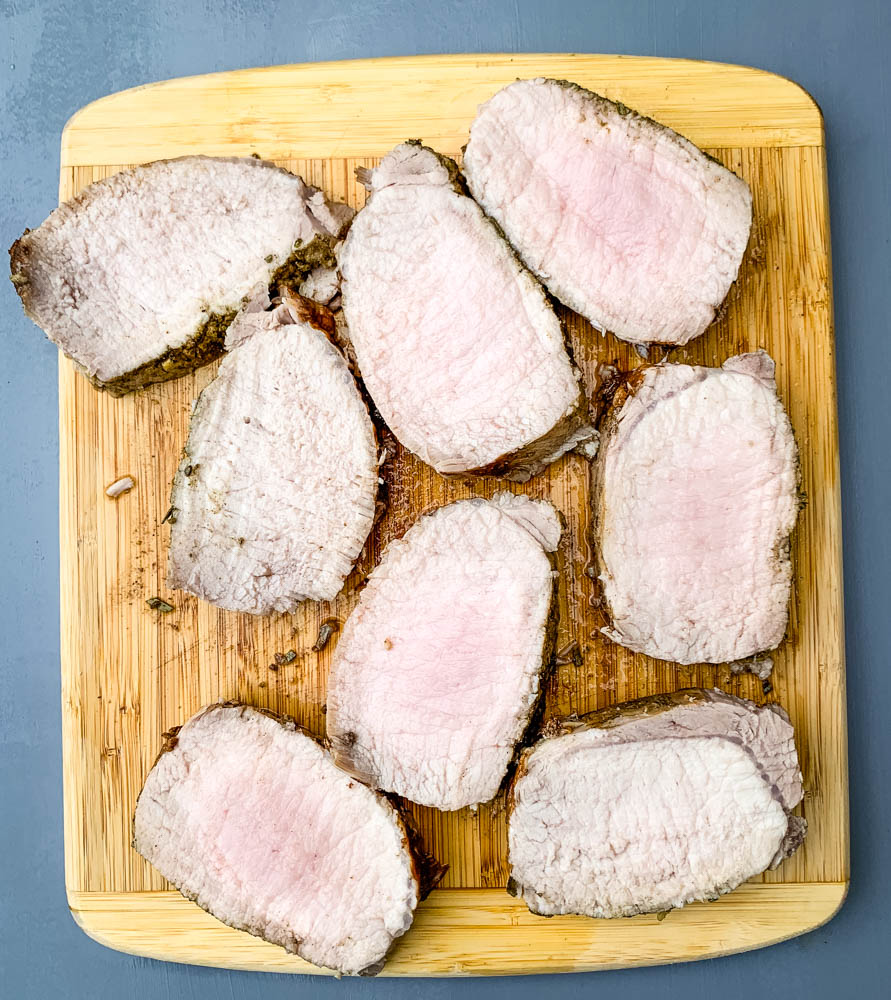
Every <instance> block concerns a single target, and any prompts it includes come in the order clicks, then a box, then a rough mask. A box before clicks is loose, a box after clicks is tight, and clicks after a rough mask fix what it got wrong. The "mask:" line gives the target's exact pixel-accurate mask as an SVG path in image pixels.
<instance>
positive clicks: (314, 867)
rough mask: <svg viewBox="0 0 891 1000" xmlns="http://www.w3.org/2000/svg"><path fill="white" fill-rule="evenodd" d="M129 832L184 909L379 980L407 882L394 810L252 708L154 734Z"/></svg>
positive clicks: (408, 911)
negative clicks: (154, 750) (154, 756)
mask: <svg viewBox="0 0 891 1000" xmlns="http://www.w3.org/2000/svg"><path fill="white" fill-rule="evenodd" d="M133 829H134V838H133V846H134V847H135V848H136V850H137V851H139V853H140V854H141V855H142V856H143V857H144V858H145V859H146V860H147V861H149V862H151V864H153V865H154V866H155V868H157V869H158V871H159V872H160V873H161V874H162V875H163V876H164V877H165V878H166V879H168V880H169V881H170V882H172V883H173V884H174V885H175V886H176V887H177V888H178V889H179V890H180V892H182V893H183V895H184V896H188V898H189V899H192V900H194V901H195V902H197V903H198V904H199V905H200V906H202V907H204V909H206V910H207V911H208V912H210V913H212V914H213V915H214V916H215V917H217V919H219V920H222V921H223V922H224V923H226V924H229V926H230V927H235V928H237V929H238V930H243V931H248V932H249V933H251V934H255V935H256V936H257V937H262V938H265V939H266V940H267V941H271V942H272V943H273V944H278V945H281V946H282V947H283V948H286V949H287V950H288V951H290V952H295V953H296V954H298V955H299V956H300V957H301V958H305V959H306V960H307V961H309V962H312V963H314V964H315V965H320V966H324V967H327V968H330V969H335V970H337V971H338V972H346V973H362V972H370V971H379V968H380V966H381V964H382V963H383V960H384V956H385V955H386V954H387V951H388V949H389V948H390V945H391V944H392V943H393V941H394V939H395V938H397V937H399V936H400V935H401V934H404V933H405V931H407V930H408V928H409V927H410V926H411V922H412V919H413V916H414V910H415V906H416V905H417V902H418V898H419V875H418V870H417V868H416V866H415V862H414V859H413V857H412V854H411V851H410V849H409V842H408V837H407V834H406V829H405V827H404V826H403V824H402V821H401V819H400V817H399V814H398V813H397V811H396V809H395V808H394V807H393V806H392V805H391V804H390V803H389V802H388V801H387V800H386V799H385V798H383V797H382V796H380V795H378V794H377V793H375V792H373V791H371V789H369V788H366V787H365V786H364V785H362V784H361V783H359V782H357V781H353V780H352V779H351V778H350V776H349V775H347V774H344V772H343V771H341V770H339V769H338V768H337V767H335V765H334V763H333V762H332V760H331V757H330V755H329V754H328V752H327V751H326V750H324V749H323V748H322V747H321V746H320V745H319V744H318V743H317V742H316V741H315V740H314V739H312V738H311V737H310V736H308V735H306V734H305V733H303V732H302V731H301V730H299V729H298V728H297V727H296V726H295V725H294V723H292V722H288V721H286V720H283V719H277V718H275V717H272V716H270V715H269V714H267V713H263V712H260V711H257V710H255V709H253V708H248V707H246V706H243V705H229V704H220V705H213V706H211V707H209V708H205V709H203V710H202V711H201V712H199V713H198V714H197V715H195V716H193V717H192V718H191V719H189V721H188V722H187V723H186V724H185V725H184V726H183V727H182V728H181V729H179V730H174V731H173V732H172V733H168V734H166V738H165V742H164V747H163V749H162V752H161V755H160V756H159V758H158V760H157V762H156V763H155V766H154V767H153V768H152V770H151V772H150V773H149V776H148V778H147V779H146V782H145V786H144V788H143V790H142V793H141V794H140V796H139V799H138V801H137V804H136V814H135V818H134V824H133Z"/></svg>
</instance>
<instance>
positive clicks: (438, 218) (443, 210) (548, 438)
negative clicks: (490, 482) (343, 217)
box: [340, 143, 594, 480]
mask: <svg viewBox="0 0 891 1000" xmlns="http://www.w3.org/2000/svg"><path fill="white" fill-rule="evenodd" d="M362 178H363V180H364V182H365V183H366V185H367V186H368V188H369V189H370V191H371V197H370V200H369V202H368V204H367V205H366V207H365V208H364V209H363V210H362V211H361V212H360V213H359V215H358V216H357V217H356V221H355V223H354V224H353V225H352V227H351V229H350V233H349V234H348V236H347V239H346V241H345V244H344V248H343V252H342V254H341V256H340V266H341V271H342V274H343V306H344V314H345V316H346V320H347V323H348V325H349V329H350V337H351V340H352V342H353V346H354V348H355V351H356V356H357V358H358V362H359V367H360V369H361V371H362V377H363V379H364V381H365V385H366V386H367V388H368V391H369V392H370V394H371V396H372V398H373V399H374V402H375V404H376V405H377V407H378V409H379V410H380V412H381V416H382V417H383V418H384V420H385V421H386V422H387V424H388V425H389V427H390V429H391V430H392V431H393V433H394V434H395V436H396V437H397V438H398V439H399V441H401V442H402V444H403V445H405V447H406V448H408V449H409V450H410V451H412V452H414V453H415V454H416V455H418V456H419V457H420V458H422V459H423V460H424V461H425V462H427V463H428V464H430V465H432V466H433V467H434V468H435V469H436V470H437V471H439V472H441V473H444V474H447V475H448V474H457V473H477V474H490V475H499V476H506V477H508V478H512V479H517V480H524V479H528V478H529V477H530V476H531V475H533V474H535V473H536V472H538V471H540V470H541V469H542V468H543V467H544V466H545V465H546V464H547V463H549V462H552V461H554V460H555V459H556V458H558V457H559V456H560V455H562V454H563V453H564V452H565V451H568V450H569V449H571V448H573V447H576V446H577V445H580V444H581V443H583V442H586V441H590V440H591V439H592V437H593V436H594V431H593V430H592V428H591V427H590V426H589V425H588V423H587V405H586V401H585V397H584V394H583V392H582V389H581V385H580V379H579V373H578V371H577V370H576V368H575V366H574V365H573V364H572V363H571V361H570V360H569V357H568V356H567V354H566V350H565V347H564V341H563V330H562V328H561V326H560V322H559V320H558V319H557V316H556V315H555V313H554V311H553V309H552V308H551V305H550V303H549V302H548V299H547V296H546V295H545V293H544V290H543V289H542V287H541V286H540V285H539V283H538V282H537V281H536V280H535V278H533V277H532V275H531V274H529V272H528V271H527V270H526V269H525V268H524V267H523V266H522V264H520V263H519V261H518V260H517V259H516V257H515V256H514V254H513V252H512V250H511V248H510V247H509V246H508V244H507V243H506V242H505V241H504V239H503V238H502V236H501V234H500V233H499V231H498V230H497V229H496V228H495V227H494V226H493V225H492V224H491V223H490V222H489V220H487V219H486V217H485V216H484V215H483V213H482V211H481V210H480V208H479V206H478V205H477V204H476V203H475V202H474V201H473V200H472V199H471V198H468V197H467V196H466V195H465V194H464V191H463V187H462V184H461V181H460V175H459V174H458V168H457V167H456V165H455V164H454V163H453V162H452V161H451V160H449V159H447V158H445V157H443V156H439V155H438V154H437V153H435V152H433V150H431V149H427V148H426V147H424V146H421V145H419V144H417V143H405V144H403V145H400V146H397V147H396V148H395V149H394V150H393V151H392V152H391V153H390V154H389V155H388V156H387V157H385V159H384V161H383V162H382V163H381V165H380V166H379V167H377V168H376V169H375V170H372V171H365V172H364V173H363V174H362Z"/></svg>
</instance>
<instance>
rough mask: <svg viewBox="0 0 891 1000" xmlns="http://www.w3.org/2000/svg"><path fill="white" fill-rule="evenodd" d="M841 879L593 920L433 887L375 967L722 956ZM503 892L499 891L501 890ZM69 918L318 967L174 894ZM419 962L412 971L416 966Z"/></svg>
mask: <svg viewBox="0 0 891 1000" xmlns="http://www.w3.org/2000/svg"><path fill="white" fill-rule="evenodd" d="M845 889H846V886H845V884H844V883H838V882H812V883H809V884H806V885H796V884H790V883H785V884H781V885H758V884H747V885H744V886H741V887H740V888H739V889H737V891H736V892H734V893H731V894H730V895H728V896H722V897H721V899H719V900H718V901H717V902H715V903H695V904H693V905H692V906H687V907H684V909H682V910H674V911H672V912H671V913H669V914H668V916H667V917H665V919H664V920H659V918H658V917H656V916H655V915H649V916H640V917H627V918H623V919H621V920H602V921H597V922H594V921H592V920H590V919H588V918H587V917H559V918H558V917H551V918H549V919H545V918H543V917H535V916H533V915H532V914H531V913H530V912H529V911H528V910H527V909H526V907H525V906H524V905H523V904H522V903H519V902H517V901H516V900H515V899H511V898H510V896H507V897H506V893H504V892H503V891H502V890H500V889H442V890H439V891H437V892H434V893H432V894H431V895H430V896H429V897H428V898H427V899H426V900H425V901H424V902H423V903H421V905H420V906H419V907H418V911H417V915H416V916H415V922H414V925H413V926H412V929H411V931H410V932H409V933H408V934H406V935H405V936H404V937H401V938H399V939H398V940H397V942H396V944H395V946H394V948H393V950H392V952H391V953H390V957H389V960H388V962H387V967H386V971H385V973H384V974H385V975H388V976H417V975H419V974H423V975H428V976H483V975H493V974H498V973H502V972H510V973H512V974H514V975H517V974H523V973H534V972H584V971H586V970H588V969H592V968H598V969H616V968H623V967H625V966H628V965H657V964H659V963H661V962H665V961H669V960H671V958H670V957H674V958H686V959H696V958H705V957H708V956H715V955H731V954H733V953H734V952H738V951H746V950H748V949H749V948H754V947H758V946H760V945H765V944H775V943H776V942H778V941H783V940H785V939H786V938H790V937H794V936H795V935H796V934H800V933H801V929H802V926H803V925H804V924H805V923H806V924H807V926H808V927H818V926H820V924H823V923H825V922H826V921H827V920H829V919H830V918H831V917H832V915H833V914H834V913H835V912H836V911H837V910H838V908H839V906H841V904H842V901H843V899H844V895H845ZM505 897H506V898H505ZM71 910H72V913H73V915H74V919H75V920H76V921H77V923H78V924H79V925H80V926H81V927H82V928H83V929H84V930H85V931H86V932H87V933H88V934H89V935H90V936H91V937H93V938H94V939H95V940H96V941H98V942H99V943H100V944H105V945H108V946H109V947H111V948H117V949H119V950H122V951H127V952H130V953H132V954H135V955H144V956H145V957H147V958H161V959H167V960H169V961H175V962H190V963H192V964H195V965H216V966H222V967H223V968H227V969H251V970H257V971H269V972H302V973H315V972H319V971H320V970H318V969H316V968H315V967H314V966H312V965H310V964H309V963H308V962H304V961H303V960H302V959H300V958H297V957H296V956H295V955H289V954H287V952H285V951H284V950H283V949H282V948H278V947H277V946H276V945H274V944H269V943H268V942H266V941H261V940H259V939H258V938H254V937H251V936H250V935H249V934H244V933H242V932H241V931H235V930H232V928H231V927H227V926H226V925H225V924H221V923H220V922H219V921H218V920H215V919H214V918H213V917H212V916H210V915H209V914H207V913H205V912H204V911H203V910H199V909H198V908H197V907H196V906H195V904H194V903H190V902H189V901H188V900H187V899H185V898H183V897H182V896H181V895H180V894H179V893H178V892H143V893H139V894H138V895H134V896H127V895H123V894H121V893H101V892H85V893H74V894H72V895H71ZM419 970H420V971H419Z"/></svg>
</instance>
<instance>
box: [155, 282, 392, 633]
mask: <svg viewBox="0 0 891 1000" xmlns="http://www.w3.org/2000/svg"><path fill="white" fill-rule="evenodd" d="M333 332H334V319H333V317H332V315H331V313H330V312H329V311H328V310H327V309H326V308H325V307H324V306H321V305H319V304H317V303H314V302H311V301H310V300H308V299H304V298H302V297H300V296H294V295H291V294H289V293H287V292H285V293H284V296H283V300H282V301H281V302H280V304H279V305H277V306H271V305H270V303H269V299H268V297H267V296H266V295H265V293H264V294H263V295H262V296H260V297H259V298H258V299H256V300H253V301H252V302H251V304H250V305H249V306H248V307H247V308H246V309H245V310H244V312H242V313H241V314H240V315H239V316H238V318H237V319H236V320H235V321H234V323H233V324H232V326H231V327H230V329H229V333H228V335H227V338H226V346H227V349H228V351H229V353H228V354H227V355H226V357H225V358H224V359H223V362H222V364H221V365H220V369H219V372H218V374H217V377H216V378H215V379H214V380H213V382H211V383H210V385H208V386H207V388H206V389H205V390H204V391H203V392H202V393H201V395H200V396H199V398H198V401H197V403H196V404H195V409H194V412H193V414H192V420H191V424H190V427H189V438H188V441H187V442H186V447H185V451H184V454H183V458H182V460H181V462H180V464H179V468H178V469H177V472H176V477H175V479H174V482H173V491H172V496H171V513H170V518H169V519H170V521H171V522H173V523H172V524H171V534H170V561H169V572H168V583H169V585H170V586H171V587H178V588H181V589H183V590H188V591H190V592H191V593H193V594H197V595H198V596H199V597H202V598H204V600H206V601H210V602H211V603H212V604H216V605H217V606H218V607H221V608H227V609H229V610H232V611H248V612H251V613H253V614H267V613H269V612H271V611H293V610H294V609H295V608H296V606H297V605H298V604H299V603H300V602H301V601H304V600H331V599H332V598H334V597H335V596H336V595H337V593H338V592H339V591H340V589H341V587H342V586H343V582H344V580H345V578H346V576H347V574H348V573H349V572H350V570H351V569H352V567H353V563H354V562H355V560H356V558H357V557H358V555H359V553H360V551H361V550H362V546H363V545H364V544H365V539H366V537H367V536H368V532H369V531H370V530H371V526H372V523H373V521H374V511H375V498H376V496H377V487H378V482H377V480H378V468H377V447H376V443H375V435H374V428H373V426H372V423H371V419H370V417H369V415H368V410H367V409H366V406H365V403H364V401H363V399H362V397H361V395H360V393H359V389H358V386H357V385H356V382H355V379H354V378H353V376H352V374H351V373H350V370H349V368H348V366H347V363H346V361H345V360H344V358H343V356H342V355H341V354H340V352H339V351H338V350H337V348H336V347H334V345H333V344H332V343H331V342H330V341H329V339H328V335H329V334H333Z"/></svg>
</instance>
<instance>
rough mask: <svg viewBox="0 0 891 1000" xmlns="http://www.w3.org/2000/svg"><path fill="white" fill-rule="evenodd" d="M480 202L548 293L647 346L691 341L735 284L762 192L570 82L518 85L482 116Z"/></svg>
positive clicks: (475, 178)
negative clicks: (754, 199) (755, 198)
mask: <svg viewBox="0 0 891 1000" xmlns="http://www.w3.org/2000/svg"><path fill="white" fill-rule="evenodd" d="M464 171H465V174H466V176H467V183H468V186H469V187H470V191H471V193H472V194H473V196H474V198H476V200H477V201H478V202H479V203H480V204H481V205H482V207H483V208H484V209H485V211H486V212H487V213H488V214H489V215H490V216H492V218H493V219H495V220H496V221H497V222H498V224H499V225H500V226H501V228H502V229H503V230H504V232H505V235H506V236H507V238H508V239H509V240H510V242H511V244H512V245H513V246H515V247H516V249H517V252H518V253H519V254H520V256H521V257H522V258H523V260H524V261H525V263H526V265H527V267H529V268H530V269H531V270H532V271H533V273H535V274H536V275H538V277H539V278H540V279H541V280H542V281H543V282H544V283H545V285H547V287H548V289H549V290H550V292H551V293H552V294H553V295H555V296H556V297H557V298H558V299H560V301H561V302H564V303H565V304H566V305H568V306H569V307H570V308H571V309H575V311H576V312H579V313H581V314H582V315H583V316H585V317H587V319H588V320H590V322H591V323H593V324H594V326H596V327H598V328H599V329H601V330H611V331H612V332H613V333H614V334H615V335H616V336H617V337H621V338H622V339H623V340H628V341H632V342H635V343H643V344H646V343H661V344H686V343H687V341H689V340H692V339H693V338H694V337H697V336H699V334H701V333H702V332H703V330H705V328H706V327H707V326H708V325H709V324H710V323H711V322H712V320H713V319H714V317H715V313H716V311H717V309H718V307H719V306H720V305H721V303H722V302H723V300H724V298H725V296H726V295H727V292H728V290H729V288H730V286H731V284H732V283H733V281H734V279H735V278H736V275H737V272H738V270H739V266H740V262H741V261H742V257H743V253H744V252H745V249H746V244H747V243H748V239H749V231H750V229H751V225H752V195H751V192H750V191H749V188H748V186H747V185H746V183H745V182H744V181H742V180H741V179H740V178H739V177H737V176H736V175H735V174H733V173H731V172H730V171H729V170H727V169H726V168H725V167H723V166H721V164H719V163H718V162H717V161H715V160H713V159H712V158H711V157H710V156H707V155H706V154H705V153H703V152H702V151H701V150H699V149H697V148H696V146H694V145H693V144H692V143H690V142H688V141H687V140H686V139H684V138H683V137H682V136H679V135H678V134H677V133H676V132H673V131H672V130H671V129H670V128H667V127H666V126H664V125H660V124H658V123H657V122H654V121H652V120H651V119H649V118H644V117H643V116H641V115H639V114H638V113H637V112H636V111H632V110H630V109H629V108H627V107H625V105H623V104H619V103H614V102H613V101H608V100H606V99H605V98H603V97H600V96H599V95H598V94H594V93H591V91H589V90H583V89H582V88H581V87H578V86H576V85H575V84H572V83H566V82H565V81H558V80H544V79H538V80H520V81H518V82H516V83H512V84H510V86H508V87H505V88H504V89H503V90H501V91H499V92H498V93H497V94H496V95H495V96H494V97H493V98H492V99H491V100H489V101H488V102H487V103H485V104H484V105H483V106H482V107H481V108H480V110H479V113H478V114H477V117H476V119H475V120H474V122H473V125H472V126H471V129H470V140H469V142H468V144H467V149H466V150H465V153H464Z"/></svg>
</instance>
